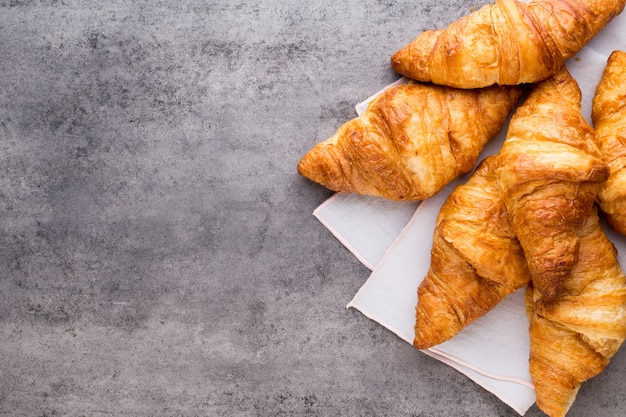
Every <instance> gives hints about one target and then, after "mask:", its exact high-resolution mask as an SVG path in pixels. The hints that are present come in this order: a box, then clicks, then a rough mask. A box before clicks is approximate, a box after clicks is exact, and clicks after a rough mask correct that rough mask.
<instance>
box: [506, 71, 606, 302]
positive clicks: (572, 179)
mask: <svg viewBox="0 0 626 417" xmlns="http://www.w3.org/2000/svg"><path fill="white" fill-rule="evenodd" d="M580 101H581V92H580V89H579V87H578V84H577V83H576V81H575V80H574V79H573V78H572V77H571V75H570V74H569V72H567V70H566V69H565V68H564V69H562V70H561V71H560V72H559V73H557V74H556V75H554V76H552V77H550V78H549V79H547V80H545V81H543V82H541V83H539V84H537V85H536V86H535V88H534V89H533V91H531V92H530V94H529V95H528V98H527V99H526V100H525V101H524V103H522V104H521V105H520V106H519V108H518V109H517V110H516V112H515V114H514V115H513V116H512V118H511V122H510V124H509V128H508V131H507V135H506V138H505V141H504V143H503V145H502V148H501V150H500V152H499V154H498V168H497V175H498V183H499V186H500V190H501V195H502V199H503V201H504V204H505V205H506V208H507V211H508V213H509V216H510V219H511V225H512V227H513V230H515V233H516V235H517V238H518V239H519V241H520V243H521V245H522V247H523V248H524V253H525V256H526V260H527V262H528V266H529V269H530V273H531V276H532V280H533V284H534V286H535V287H536V288H537V290H538V291H540V292H541V293H542V294H544V296H546V297H556V296H557V295H558V293H559V292H560V289H561V286H562V284H563V281H564V280H565V279H567V277H568V276H569V274H570V272H571V270H572V268H573V267H574V266H575V265H576V263H577V262H578V260H579V254H578V251H579V239H580V238H579V232H580V228H581V227H582V225H583V224H584V222H585V221H586V219H587V218H588V217H589V215H590V214H591V211H592V209H593V206H594V202H595V199H596V196H597V194H598V190H599V187H600V184H601V183H602V182H603V181H605V180H606V179H607V178H608V176H609V168H608V166H607V165H606V164H605V163H604V162H603V160H602V154H601V153H600V149H599V147H598V145H597V142H596V136H595V132H594V130H593V129H592V128H591V126H589V124H588V123H587V122H586V121H585V119H584V118H583V117H582V115H581V112H580V111H581V107H580Z"/></svg>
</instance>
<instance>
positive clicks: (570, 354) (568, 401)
mask: <svg viewBox="0 0 626 417" xmlns="http://www.w3.org/2000/svg"><path fill="white" fill-rule="evenodd" d="M525 300H526V310H527V314H528V318H529V321H530V327H529V332H530V333H529V335H530V358H529V370H530V375H531V378H532V380H533V384H534V386H535V393H536V396H537V406H538V407H539V408H540V409H541V410H542V411H543V412H545V413H546V414H547V415H549V416H552V417H555V416H565V414H566V413H567V411H568V410H569V408H570V407H571V405H572V403H573V402H574V400H575V398H576V394H577V393H578V390H579V389H580V386H581V385H582V383H583V382H584V381H586V380H588V379H590V378H592V377H594V376H596V375H598V374H599V373H600V372H602V371H603V370H604V369H605V368H606V366H607V365H608V363H609V360H610V359H611V358H612V357H613V355H614V354H615V353H616V352H617V351H618V350H619V348H620V347H621V345H622V344H623V342H624V339H625V338H626V277H624V273H623V272H622V270H621V268H620V265H619V263H618V261H617V251H616V250H615V247H614V246H613V244H612V243H611V242H610V241H609V239H608V238H607V236H606V234H605V232H604V229H603V228H602V225H601V223H600V221H599V218H598V215H597V210H595V209H594V210H593V211H592V213H591V215H590V216H589V218H588V219H587V220H586V221H585V223H584V225H583V227H582V230H581V232H580V256H579V260H578V262H577V263H576V265H575V266H574V267H573V269H572V272H571V274H570V276H569V277H568V279H567V280H565V281H564V283H563V288H562V291H561V293H560V294H559V296H558V297H556V298H552V299H547V298H546V297H544V296H543V294H542V293H541V292H540V291H538V290H537V288H536V287H533V285H532V284H531V285H529V287H528V290H527V292H526V298H525Z"/></svg>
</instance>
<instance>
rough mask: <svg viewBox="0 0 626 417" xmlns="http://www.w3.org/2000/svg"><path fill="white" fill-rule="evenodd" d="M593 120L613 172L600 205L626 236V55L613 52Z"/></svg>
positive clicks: (596, 98)
mask: <svg viewBox="0 0 626 417" xmlns="http://www.w3.org/2000/svg"><path fill="white" fill-rule="evenodd" d="M591 120H592V122H593V124H594V126H595V128H596V135H597V136H598V140H599V141H600V149H601V150H602V154H603V156H604V159H605V162H606V163H607V164H608V166H609V167H610V170H611V175H610V176H609V179H608V180H607V181H606V182H604V183H603V184H602V185H601V187H600V192H599V193H598V204H599V206H600V208H601V209H602V211H603V212H604V214H605V215H606V219H607V222H608V223H609V224H610V225H611V226H613V228H614V229H615V230H617V231H618V232H619V233H621V234H624V235H626V52H623V51H614V52H613V53H612V54H611V56H609V59H608V61H607V65H606V68H605V70H604V73H603V75H602V78H601V79H600V82H599V83H598V85H597V87H596V93H595V95H594V98H593V102H592V109H591Z"/></svg>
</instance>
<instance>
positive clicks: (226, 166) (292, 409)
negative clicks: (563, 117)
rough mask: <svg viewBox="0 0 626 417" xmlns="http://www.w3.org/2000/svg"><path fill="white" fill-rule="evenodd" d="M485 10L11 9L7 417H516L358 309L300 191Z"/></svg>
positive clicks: (307, 195)
mask: <svg viewBox="0 0 626 417" xmlns="http://www.w3.org/2000/svg"><path fill="white" fill-rule="evenodd" d="M477 5H480V4H476V3H474V2H470V1H461V0H455V1H451V2H440V1H434V0H421V1H417V2H414V1H398V2H385V1H379V0H364V1H353V0H349V1H344V2H337V1H328V0H315V1H313V0H297V1H296V0H286V1H285V0H283V1H276V0H268V1H264V2H259V1H254V2H244V1H240V0H236V1H226V0H219V1H200V0H155V1H141V0H140V1H130V0H111V1H106V2H95V1H87V0H75V1H72V0H66V1H63V0H38V1H36V0H33V1H20V0H11V1H9V0H0V415H3V416H4V415H6V416H105V415H115V416H515V415H516V414H515V413H514V412H513V411H512V410H511V409H509V408H508V407H507V406H506V405H504V404H503V403H501V402H500V401H499V400H498V399H496V398H495V397H494V396H493V395H491V394H489V393H487V392H486V391H484V390H483V389H482V388H480V387H478V386H477V385H475V384H474V383H473V382H471V381H469V380H468V379H467V378H465V377H464V376H462V375H461V374H459V373H457V372H456V371H454V370H452V369H451V368H448V367H446V366H445V365H442V364H441V363H439V362H437V361H434V360H432V359H430V358H428V357H426V356H425V355H422V354H420V353H419V352H417V351H415V350H414V349H413V348H412V347H411V346H409V345H408V344H406V343H405V342H402V341H400V340H398V339H397V338H396V337H395V336H394V335H393V334H392V333H390V332H388V331H387V330H385V329H384V328H382V327H381V326H379V325H377V324H375V323H374V322H372V321H370V320H368V319H366V318H365V317H363V316H362V315H360V313H358V312H355V311H353V310H348V309H346V308H345V306H346V304H347V302H348V301H349V300H350V299H351V298H352V296H353V295H354V294H355V292H356V291H357V290H358V288H359V287H360V286H361V285H362V284H363V282H364V281H365V280H366V279H367V277H368V275H369V271H368V270H367V269H366V268H365V267H363V266H362V265H361V264H360V263H359V262H358V261H357V260H356V259H355V258H354V257H353V256H352V255H351V254H350V253H349V252H348V251H347V250H346V249H345V248H344V247H343V246H342V245H341V244H340V243H339V242H338V241H337V240H336V239H335V238H334V237H332V235H331V234H330V233H329V232H328V231H327V230H326V229H325V228H324V227H323V226H322V225H321V224H320V223H319V222H318V221H317V220H315V219H314V218H313V217H312V215H311V212H312V211H313V209H314V208H315V207H316V206H317V205H318V204H320V203H321V202H323V201H324V200H325V199H326V198H327V197H328V196H330V195H331V193H330V192H328V191H327V190H324V189H323V188H321V187H319V186H316V185H315V184H312V183H310V182H308V181H306V180H304V179H303V178H300V177H299V176H298V175H297V173H296V169H295V167H296V164H297V162H298V160H299V158H300V157H301V156H302V155H303V154H304V152H305V151H306V150H308V149H309V148H310V147H311V146H312V145H313V144H315V143H317V142H318V141H320V140H322V139H325V138H326V137H327V136H329V135H330V134H332V133H333V132H334V131H335V130H336V128H337V127H338V126H339V125H340V124H341V123H343V122H344V121H346V120H348V119H350V118H352V117H353V116H354V109H353V105H354V104H355V103H356V102H358V101H360V100H362V99H363V98H365V97H367V96H369V95H370V94H372V93H373V92H375V91H377V90H378V89H379V88H380V87H382V86H384V85H386V84H388V83H390V82H391V81H394V80H395V79H396V78H397V75H395V74H394V73H393V72H392V71H391V70H390V68H389V65H388V61H389V56H390V54H391V53H392V52H394V51H395V50H397V49H398V48H399V47H401V46H403V45H404V44H405V43H407V42H408V41H410V40H411V39H412V38H413V37H414V36H415V35H416V34H417V33H419V32H420V31H421V30H424V29H427V28H431V27H437V26H442V25H444V24H447V23H448V22H450V21H451V20H453V19H455V18H457V17H459V16H461V15H462V14H465V13H466V12H467V11H469V9H470V7H472V6H477ZM625 368H626V358H625V356H624V352H620V354H618V356H617V357H616V358H615V359H614V361H613V362H612V363H611V365H610V366H609V368H608V369H607V370H606V371H605V372H604V373H603V374H602V375H600V376H599V377H597V378H596V379H594V380H592V381H590V382H589V383H587V384H585V385H584V387H583V389H582V391H581V393H580V395H579V398H578V400H577V402H576V404H575V407H574V408H573V409H572V411H571V412H570V414H569V415H570V416H572V417H574V416H588V415H594V416H615V415H620V414H624V411H625V409H626V401H625V400H624V396H623V392H622V389H621V388H622V379H623V374H624V372H625V371H626V369H625ZM527 415H528V416H531V417H534V416H540V415H542V414H541V413H540V412H539V411H538V410H537V409H536V408H535V407H533V408H532V409H531V410H530V411H529V413H528V414H527Z"/></svg>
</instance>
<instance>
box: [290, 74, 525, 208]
mask: <svg viewBox="0 0 626 417" xmlns="http://www.w3.org/2000/svg"><path fill="white" fill-rule="evenodd" d="M522 93H523V89H522V87H508V86H507V87H498V86H495V87H490V88H485V89H477V90H459V89H454V88H449V87H443V86H436V85H430V84H421V83H409V84H404V85H400V86H396V87H392V88H389V89H388V90H386V91H385V92H383V93H382V94H380V95H379V96H378V97H377V98H376V99H375V100H374V101H373V102H372V103H370V105H369V106H368V108H367V110H366V111H365V112H364V113H363V114H362V115H361V116H359V117H356V118H354V119H352V120H350V121H348V122H346V123H345V124H343V125H342V126H341V127H340V128H339V129H338V130H337V132H336V133H335V134H334V135H333V136H332V137H330V138H329V139H327V140H326V141H324V142H322V143H319V144H317V145H316V146H315V147H314V148H313V149H311V150H310V151H309V152H307V153H306V154H305V155H304V157H303V158H302V159H301V161H300V163H299V164H298V172H299V173H300V174H301V175H303V176H305V177H307V178H309V179H311V180H312V181H315V182H317V183H319V184H322V185H324V186H326V187H327V188H329V189H331V190H334V191H341V192H346V193H351V192H354V193H359V194H366V195H372V196H379V197H385V198H388V199H391V200H397V201H400V200H422V199H425V198H427V197H430V196H432V195H434V194H436V193H437V192H438V191H440V190H441V189H442V188H443V187H444V186H445V185H446V184H448V183H449V182H450V181H452V180H453V179H454V178H456V177H458V176H459V175H461V174H465V173H468V172H469V171H471V170H472V168H474V166H475V164H476V162H477V159H478V155H479V153H480V151H481V150H482V149H483V148H484V146H485V144H486V143H487V142H488V141H489V140H490V139H492V138H493V137H494V136H495V135H496V134H497V133H498V132H499V131H500V130H501V129H502V127H503V125H504V123H505V122H506V119H507V117H508V115H509V113H510V112H511V111H512V110H513V108H514V107H515V105H516V104H517V102H518V100H519V99H520V97H521V95H522Z"/></svg>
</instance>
